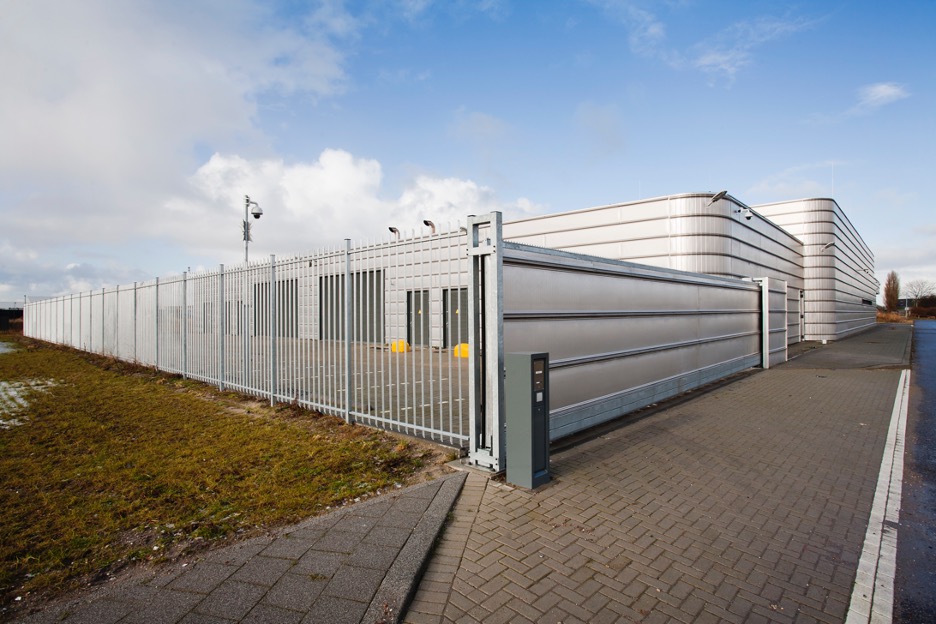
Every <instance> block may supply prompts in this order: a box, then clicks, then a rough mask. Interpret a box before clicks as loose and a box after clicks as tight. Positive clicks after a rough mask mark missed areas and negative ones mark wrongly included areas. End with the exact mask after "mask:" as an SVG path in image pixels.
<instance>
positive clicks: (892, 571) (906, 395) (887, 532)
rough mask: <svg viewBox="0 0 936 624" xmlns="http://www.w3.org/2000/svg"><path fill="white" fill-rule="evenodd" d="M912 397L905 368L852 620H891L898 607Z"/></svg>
mask: <svg viewBox="0 0 936 624" xmlns="http://www.w3.org/2000/svg"><path fill="white" fill-rule="evenodd" d="M909 399H910V371H909V370H907V369H905V370H903V371H901V373H900V380H899V381H898V383H897V396H896V397H895V398H894V408H893V410H892V411H891V419H890V425H889V427H888V431H887V442H886V444H885V446H884V456H883V457H882V458H881V470H880V472H879V473H878V482H877V488H876V489H875V492H874V502H873V503H872V505H871V517H870V518H869V520H868V530H867V532H866V533H865V540H864V545H863V547H862V549H861V558H860V560H859V561H858V572H857V574H856V576H855V584H854V587H853V588H852V595H851V601H850V602H849V607H848V616H847V618H846V620H845V622H846V624H859V623H861V624H865V623H874V624H885V623H887V624H889V623H890V622H891V621H892V620H893V611H894V577H895V575H896V571H897V524H898V522H899V520H900V496H901V493H902V490H903V455H904V434H905V431H906V427H907V410H908V406H909Z"/></svg>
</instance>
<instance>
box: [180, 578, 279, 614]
mask: <svg viewBox="0 0 936 624" xmlns="http://www.w3.org/2000/svg"><path fill="white" fill-rule="evenodd" d="M266 590H267V588H265V587H261V586H259V585H252V584H250V583H243V582H241V581H232V580H228V581H225V582H224V583H222V584H221V585H219V586H218V587H217V588H216V589H214V590H213V591H212V592H211V593H210V594H208V595H207V596H206V597H205V599H204V600H202V601H201V602H200V603H198V606H196V607H195V612H196V613H199V614H202V615H210V616H213V617H219V618H226V619H229V620H240V619H241V618H243V617H244V616H245V615H247V613H249V612H250V610H251V609H253V607H254V606H255V605H256V604H257V603H258V602H259V601H260V598H262V597H263V594H265V593H266Z"/></svg>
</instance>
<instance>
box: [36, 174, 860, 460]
mask: <svg viewBox="0 0 936 624" xmlns="http://www.w3.org/2000/svg"><path fill="white" fill-rule="evenodd" d="M440 229H441V228H440ZM876 293H877V282H876V281H875V279H874V277H873V256H872V254H871V252H870V250H869V249H868V248H867V246H866V245H865V243H864V242H863V241H862V239H861V237H860V235H859V234H858V232H857V231H856V230H855V228H854V227H853V226H852V225H851V223H850V222H849V221H848V219H847V217H846V216H845V214H844V212H842V210H841V209H840V208H839V207H838V205H837V204H836V203H835V201H834V200H831V199H810V200H799V201H794V202H783V203H778V204H770V205H765V206H753V207H752V206H747V205H745V204H744V203H742V202H740V201H738V200H737V199H735V198H733V197H732V196H730V195H728V194H727V193H725V192H722V193H694V194H683V195H673V196H667V197H659V198H654V199H648V200H644V201H638V202H630V203H624V204H616V205H610V206H601V207H597V208H590V209H586V210H579V211H574V212H568V213H562V214H553V215H545V216H540V217H533V218H529V219H521V220H517V221H511V222H507V223H504V222H503V221H502V216H501V215H500V213H492V214H490V215H482V216H477V217H468V219H467V221H466V223H464V224H461V226H460V227H459V226H455V227H453V228H451V229H450V230H448V231H440V232H438V233H437V232H435V231H433V232H431V233H422V234H418V235H414V236H408V237H399V236H397V237H395V238H392V239H390V240H385V241H381V242H376V243H366V244H361V245H357V246H352V244H351V242H350V241H348V242H347V243H346V245H345V246H344V248H337V249H333V250H329V251H322V252H316V253H312V254H308V255H302V256H298V257H293V258H287V259H277V258H273V257H271V258H270V260H269V261H264V262H253V263H247V264H245V265H242V266H236V267H224V266H221V267H219V269H218V270H216V271H207V272H201V273H197V274H182V275H178V276H171V277H167V278H166V277H164V278H160V279H157V280H154V281H151V282H146V283H140V284H133V285H132V286H131V285H124V286H119V287H114V288H109V289H108V288H105V289H101V290H99V291H94V292H90V293H78V294H74V295H66V296H63V297H56V298H52V299H48V300H43V301H36V302H30V303H28V304H27V306H26V322H25V325H24V331H25V333H26V334H27V335H30V336H33V337H36V338H42V339H45V340H50V341H52V342H59V343H63V344H68V345H71V346H75V347H77V348H82V349H86V350H89V351H94V352H99V353H104V354H107V355H113V356H115V357H119V358H122V359H126V360H129V361H134V362H139V363H142V364H146V365H152V366H156V367H158V368H161V369H163V370H167V371H171V372H174V373H178V374H181V375H185V376H189V377H192V378H196V379H200V380H203V381H206V382H209V383H215V384H218V385H219V386H221V387H225V388H232V389H237V390H240V391H243V392H247V393H251V394H255V395H257V396H262V397H268V398H269V400H270V401H271V402H275V401H284V402H296V403H298V404H300V405H304V406H307V407H310V408H312V409H317V410H319V411H322V412H326V413H333V414H336V415H340V416H342V417H344V418H346V419H347V420H349V421H352V420H353V421H357V422H362V423H364V424H369V425H373V426H378V427H384V428H389V429H394V430H398V431H403V432H406V433H411V434H415V435H421V436H425V437H430V438H433V439H437V440H440V441H443V442H447V443H449V444H453V445H456V446H461V447H463V448H466V450H467V451H468V452H469V455H470V457H471V458H472V460H473V461H474V462H475V463H476V464H477V465H480V466H486V467H488V468H490V469H492V470H502V469H503V468H504V461H505V454H506V452H505V448H504V438H505V436H504V432H505V430H506V414H505V398H504V392H505V388H504V362H505V355H506V354H507V353H515V352H535V353H547V354H548V373H549V379H550V389H549V393H548V395H549V418H548V420H549V436H550V437H551V439H553V440H555V439H558V438H561V437H564V436H567V435H570V434H573V433H575V432H578V431H581V430H583V429H586V428H588V427H591V426H593V425H595V424H598V423H601V422H605V421H607V420H610V419H613V418H617V417H619V416H621V415H622V414H625V413H628V412H630V411H633V410H635V409H639V408H641V407H644V406H646V405H650V404H652V403H655V402H658V401H660V400H663V399H666V398H668V397H671V396H674V395H676V394H679V393H681V392H684V391H686V390H690V389H692V388H696V387H699V386H701V385H704V384H706V383H709V382H711V381H714V380H717V379H721V378H724V377H726V376H728V375H731V374H734V373H737V372H739V371H743V370H746V369H749V368H751V367H755V366H763V367H769V366H772V365H775V364H778V363H781V362H783V361H785V360H786V357H787V347H788V345H789V344H793V343H796V342H799V341H800V340H804V339H805V340H835V339H838V338H842V337H844V336H847V335H849V334H852V333H855V332H858V331H861V330H862V329H865V328H867V327H869V326H871V325H872V324H873V323H874V320H875V306H874V304H873V301H874V298H875V296H876Z"/></svg>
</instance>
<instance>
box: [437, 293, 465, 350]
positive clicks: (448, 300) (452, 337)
mask: <svg viewBox="0 0 936 624" xmlns="http://www.w3.org/2000/svg"><path fill="white" fill-rule="evenodd" d="M442 308H443V309H442V318H443V319H444V321H445V324H444V326H443V341H444V344H443V346H444V347H454V346H455V345H458V344H461V343H463V342H464V343H467V342H468V289H467V288H453V289H448V290H445V291H443V294H442Z"/></svg>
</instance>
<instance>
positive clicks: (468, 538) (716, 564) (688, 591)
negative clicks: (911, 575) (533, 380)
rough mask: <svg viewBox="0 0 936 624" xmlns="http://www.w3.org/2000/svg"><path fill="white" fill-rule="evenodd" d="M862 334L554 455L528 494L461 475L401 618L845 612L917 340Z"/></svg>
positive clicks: (747, 618)
mask: <svg viewBox="0 0 936 624" xmlns="http://www.w3.org/2000/svg"><path fill="white" fill-rule="evenodd" d="M862 336H863V337H858V338H853V339H851V341H843V342H842V343H840V345H829V346H828V347H822V348H820V349H816V350H815V351H814V352H810V353H808V354H806V355H804V356H803V357H801V358H800V359H799V360H796V361H795V362H792V363H790V364H788V365H784V366H780V367H778V368H775V369H771V370H769V371H765V372H761V373H758V374H756V375H752V376H750V377H747V378H745V379H742V380H740V381H737V382H735V383H732V384H729V385H727V386H724V387H722V388H720V389H717V390H715V391H712V392H710V393H708V394H704V395H701V396H699V397H698V398H696V399H693V400H691V401H688V402H686V403H683V404H681V405H678V406H675V407H672V408H670V409H666V410H664V411H661V412H657V413H655V414H651V415H649V416H647V417H645V418H643V419H640V420H636V421H634V422H631V423H629V424H626V425H625V426H623V427H621V428H619V429H617V430H614V431H611V432H609V433H605V434H603V435H602V436H601V437H599V438H596V439H593V440H591V441H588V442H585V443H583V444H581V445H578V446H575V447H572V448H570V449H568V450H565V451H563V452H561V453H558V454H556V455H553V457H552V464H551V466H552V471H553V475H554V482H553V483H551V484H550V485H548V486H545V487H543V488H540V489H539V490H537V491H536V492H532V493H531V492H528V491H521V490H517V489H514V488H511V487H509V486H506V485H504V484H502V483H497V482H495V481H489V480H487V479H485V478H484V477H482V476H479V475H475V474H473V475H470V476H469V479H468V482H467V483H466V485H465V488H464V490H463V492H462V495H461V498H460V499H459V501H458V502H457V503H456V507H455V510H454V518H453V522H452V524H451V525H450V526H449V528H448V529H447V531H446V533H445V536H444V539H443V540H442V542H441V543H440V545H439V548H438V549H437V551H436V554H435V555H434V557H433V559H432V561H431V563H430V566H429V568H428V570H427V572H426V575H425V576H424V578H423V581H422V583H421V585H420V589H419V592H418V593H417V595H416V597H415V599H414V601H413V603H412V605H411V607H410V609H409V611H408V613H407V615H406V621H408V622H440V621H445V622H450V621H457V622H462V621H463V622H485V623H492V622H526V621H532V622H563V623H564V624H569V623H571V622H615V621H634V622H663V621H682V622H706V621H728V622H759V621H774V622H814V621H820V622H841V621H843V620H844V617H845V614H846V611H847V609H848V601H849V596H850V593H851V588H852V584H853V582H854V578H855V571H856V568H857V562H858V558H859V555H860V552H861V547H862V541H863V539H864V534H865V529H866V528H867V523H868V516H869V512H870V509H871V504H872V499H873V495H874V489H875V484H876V480H877V474H878V469H879V467H880V462H881V456H882V452H883V448H884V443H885V437H886V434H887V428H888V423H889V419H890V414H891V409H892V407H893V401H894V397H895V393H896V390H897V383H898V378H899V370H897V367H898V366H900V365H904V364H905V363H906V362H905V360H906V357H905V355H904V354H906V353H907V352H908V349H907V346H908V345H909V331H903V330H900V331H897V332H896V333H895V332H886V331H879V330H874V331H872V332H868V333H866V334H863V335H862ZM856 341H858V342H860V343H861V344H860V345H859V344H858V342H856ZM836 349H838V350H837V351H836ZM810 360H812V361H813V362H814V364H811V363H810ZM817 366H818V367H817Z"/></svg>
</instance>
